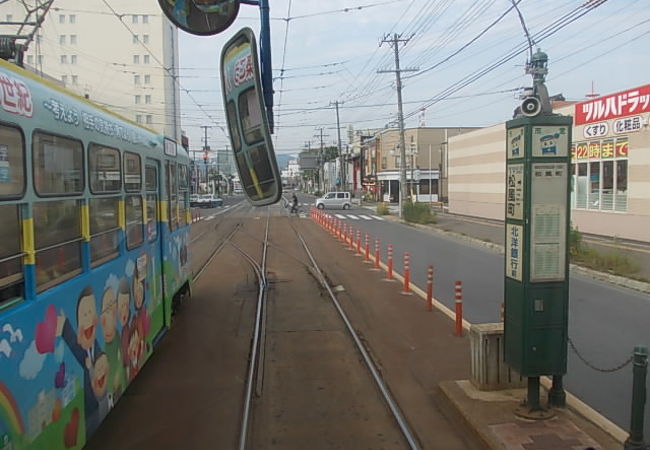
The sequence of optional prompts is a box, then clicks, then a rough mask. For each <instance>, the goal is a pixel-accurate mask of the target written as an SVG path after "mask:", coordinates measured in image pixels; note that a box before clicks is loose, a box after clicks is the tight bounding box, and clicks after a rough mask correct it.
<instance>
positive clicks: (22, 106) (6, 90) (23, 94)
mask: <svg viewBox="0 0 650 450" xmlns="http://www.w3.org/2000/svg"><path fill="white" fill-rule="evenodd" d="M0 84H1V85H2V89H1V90H0V95H2V100H1V101H2V109H4V110H5V111H7V112H9V113H11V114H18V115H21V116H25V117H32V113H33V112H34V105H33V104H32V93H31V92H30V90H29V88H28V87H27V85H26V84H25V83H23V82H22V81H18V80H16V79H14V78H12V77H10V76H8V75H7V74H4V73H0Z"/></svg>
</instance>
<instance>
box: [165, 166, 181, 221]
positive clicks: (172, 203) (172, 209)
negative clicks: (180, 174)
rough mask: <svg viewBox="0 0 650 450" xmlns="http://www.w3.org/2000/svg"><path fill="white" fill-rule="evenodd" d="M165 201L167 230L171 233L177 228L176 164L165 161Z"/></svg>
mask: <svg viewBox="0 0 650 450" xmlns="http://www.w3.org/2000/svg"><path fill="white" fill-rule="evenodd" d="M166 165H167V199H168V204H169V209H168V214H169V230H170V231H173V230H175V229H176V228H178V216H177V215H176V213H177V210H178V208H177V207H178V196H177V195H176V192H177V185H178V183H177V179H176V163H174V162H172V161H167V162H166Z"/></svg>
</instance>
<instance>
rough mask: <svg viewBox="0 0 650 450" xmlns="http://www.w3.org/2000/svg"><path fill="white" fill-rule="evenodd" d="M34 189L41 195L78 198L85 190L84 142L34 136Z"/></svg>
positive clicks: (51, 136)
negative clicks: (73, 196)
mask: <svg viewBox="0 0 650 450" xmlns="http://www.w3.org/2000/svg"><path fill="white" fill-rule="evenodd" d="M33 146H34V149H33V150H34V187H35V188H36V192H37V193H38V194H39V195H75V194H81V193H82V192H83V189H84V171H83V147H82V145H81V142H79V141H75V140H72V139H69V138H64V137H61V136H54V135H51V134H45V133H43V132H36V133H34V139H33Z"/></svg>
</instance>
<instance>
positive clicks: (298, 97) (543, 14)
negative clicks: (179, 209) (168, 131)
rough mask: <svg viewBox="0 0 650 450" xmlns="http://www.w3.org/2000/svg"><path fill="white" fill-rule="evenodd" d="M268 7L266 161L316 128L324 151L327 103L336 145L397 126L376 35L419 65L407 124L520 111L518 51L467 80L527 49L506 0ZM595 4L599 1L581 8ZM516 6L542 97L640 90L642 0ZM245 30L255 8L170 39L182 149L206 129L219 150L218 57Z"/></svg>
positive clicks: (537, 1) (555, 0)
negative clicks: (207, 32) (536, 59)
mask: <svg viewBox="0 0 650 450" xmlns="http://www.w3.org/2000/svg"><path fill="white" fill-rule="evenodd" d="M270 3H271V18H272V20H271V43H272V45H271V47H272V58H273V76H274V84H273V87H274V90H275V95H274V103H275V112H274V115H275V122H276V130H275V134H274V137H273V141H274V144H275V150H276V153H292V154H296V153H298V152H299V151H301V150H302V149H303V148H304V147H305V145H306V143H307V142H309V141H311V143H312V145H319V144H320V142H319V139H317V138H316V137H315V136H316V135H317V134H319V133H320V128H324V134H325V135H326V137H325V141H326V142H325V143H326V145H332V144H333V143H335V141H336V137H337V136H336V111H335V109H334V107H333V106H330V105H331V103H332V102H335V101H339V102H341V106H340V123H341V139H342V143H343V145H345V144H346V143H347V142H348V139H347V130H348V126H350V125H351V126H352V127H354V129H367V128H383V127H384V126H386V125H387V124H390V123H391V122H393V121H395V120H396V118H397V92H396V90H395V74H394V73H378V71H379V70H393V69H394V67H395V66H394V64H395V60H394V52H393V50H392V48H391V47H390V46H389V45H388V44H387V43H384V44H382V45H381V46H379V43H380V41H381V40H382V38H383V37H384V36H385V35H391V36H392V34H393V33H398V34H401V36H402V38H410V40H409V42H408V43H406V44H401V46H400V65H401V67H402V68H403V69H419V70H418V71H414V72H404V73H403V74H402V75H403V83H404V90H403V101H404V115H405V118H406V120H405V124H406V126H407V127H416V126H418V125H419V124H420V123H421V122H424V123H425V124H426V126H450V127H451V126H462V127H468V126H488V125H493V124H495V123H499V122H503V121H505V120H508V119H510V118H511V117H512V111H513V109H514V108H515V107H516V106H518V104H519V100H518V99H519V93H518V92H515V91H513V90H515V89H517V88H520V87H522V86H529V85H532V81H531V78H530V76H527V75H525V74H524V67H523V66H524V64H525V62H526V58H527V55H528V51H527V49H526V51H525V52H522V53H520V54H519V55H518V56H515V57H514V58H512V59H510V60H508V61H506V62H504V63H502V64H500V65H498V66H497V67H496V68H495V69H494V70H492V71H490V72H489V73H487V74H485V75H484V76H482V77H480V78H478V79H477V80H475V81H472V79H471V78H469V77H470V76H472V75H473V74H480V72H481V71H483V70H484V69H487V68H489V67H490V65H492V64H493V63H495V62H498V61H499V60H501V59H502V58H504V57H505V56H507V55H511V54H512V52H513V50H516V49H524V48H527V45H525V43H526V38H525V35H524V32H523V29H522V26H521V24H520V21H519V18H518V16H517V14H516V12H515V11H514V10H511V11H510V12H509V13H507V14H506V15H505V16H503V15H504V13H506V11H507V10H508V9H509V8H510V7H511V6H512V3H511V0H331V1H327V2H324V1H321V0H294V1H292V0H270ZM597 3H602V4H601V5H600V6H598V7H597V8H595V9H593V10H589V8H587V6H588V5H589V4H591V5H593V4H597ZM519 8H520V10H521V12H522V14H523V17H524V19H525V23H526V25H527V28H528V31H529V33H530V35H531V37H532V39H533V41H535V42H536V44H537V45H538V46H539V47H541V49H542V50H543V51H544V52H546V53H547V54H548V55H549V76H548V78H547V86H548V88H549V92H550V93H551V94H552V95H553V94H559V93H562V94H564V96H565V97H566V98H567V100H584V99H585V95H586V94H588V93H590V92H591V89H592V82H593V85H594V87H595V91H596V92H597V93H600V94H602V95H605V94H609V93H613V92H616V91H621V90H625V89H628V88H631V87H636V86H641V85H644V84H648V83H649V82H650V77H649V75H648V74H650V57H649V56H648V55H649V53H648V50H647V48H648V46H647V43H648V41H649V39H650V8H648V0H605V1H604V3H603V0H521V2H520V3H519ZM346 9H347V10H346ZM586 11H589V12H587V13H586V14H585V15H583V16H582V17H579V18H578V17H577V16H578V15H580V14H582V13H584V12H586ZM501 16H503V17H502V18H501V19H500V20H499V18H500V17H501ZM287 18H290V20H286V19H287ZM574 19H575V20H574ZM572 20H573V21H572ZM493 24H494V25H493ZM245 26H247V27H251V28H252V29H253V30H254V31H255V33H256V34H257V35H258V37H259V27H260V21H259V10H258V8H257V7H254V6H248V5H241V8H240V11H239V16H238V18H237V20H236V21H235V22H234V23H233V25H231V26H230V28H229V29H227V30H226V31H224V32H223V33H221V34H219V35H217V36H212V37H197V36H192V35H189V34H186V33H184V32H183V31H179V36H180V61H181V71H180V73H181V78H180V80H181V85H182V88H183V89H187V90H189V91H190V93H191V95H188V94H186V93H182V107H183V112H182V114H183V120H182V127H183V129H184V130H185V131H186V132H187V134H188V136H189V137H190V146H191V148H192V149H199V148H200V147H201V146H202V136H203V134H202V133H203V132H202V130H201V129H200V128H199V127H200V126H201V125H212V126H214V128H212V129H210V130H209V133H208V137H209V144H210V146H211V147H212V148H215V147H218V148H223V147H224V146H225V145H226V144H227V143H228V140H227V136H226V134H225V132H224V131H223V130H224V129H225V118H224V113H223V103H222V100H221V93H220V87H219V86H220V82H219V55H220V51H221V48H222V46H223V44H224V43H225V42H226V41H227V40H228V39H229V38H230V37H232V35H233V34H235V33H236V32H237V31H238V30H239V29H240V28H242V27H245ZM562 27H563V28H562ZM488 28H489V29H488ZM486 29H487V31H486ZM549 34H550V36H547V35H549ZM472 41H473V42H472ZM285 42H286V46H285ZM468 44H469V45H468ZM459 50H460V51H459ZM455 53H457V54H456V55H455V56H453V55H454V54H455ZM283 69H284V70H283ZM466 80H467V81H469V83H465V81H466ZM461 83H462V84H461ZM465 84H466V86H464V87H463V85H465ZM441 97H443V99H441ZM423 108H425V109H424V112H422V109H423ZM218 125H220V126H224V129H222V128H220V127H218Z"/></svg>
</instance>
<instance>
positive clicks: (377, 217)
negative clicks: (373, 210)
mask: <svg viewBox="0 0 650 450" xmlns="http://www.w3.org/2000/svg"><path fill="white" fill-rule="evenodd" d="M372 218H373V219H377V220H386V219H384V218H383V217H379V216H372Z"/></svg>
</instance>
